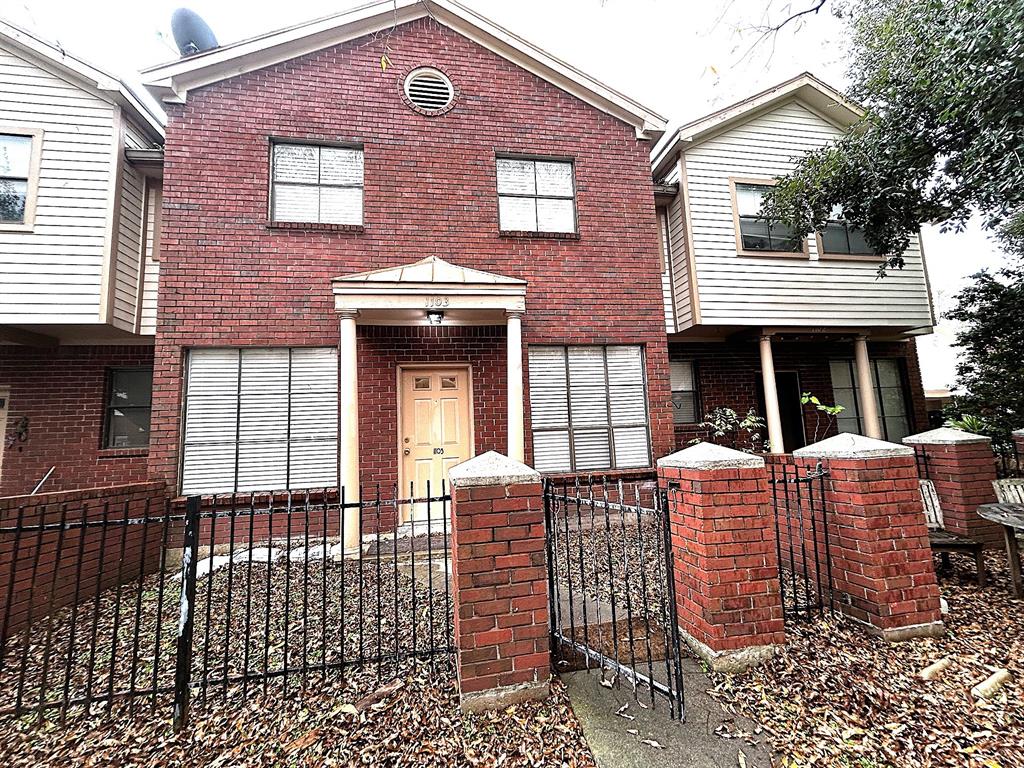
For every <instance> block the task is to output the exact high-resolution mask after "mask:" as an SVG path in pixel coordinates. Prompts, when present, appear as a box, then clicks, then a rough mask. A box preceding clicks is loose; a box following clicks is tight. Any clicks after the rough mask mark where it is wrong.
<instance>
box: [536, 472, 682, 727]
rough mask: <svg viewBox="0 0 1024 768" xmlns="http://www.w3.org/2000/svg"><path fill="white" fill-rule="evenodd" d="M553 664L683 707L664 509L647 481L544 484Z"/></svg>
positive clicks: (675, 709) (674, 711)
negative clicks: (597, 675)
mask: <svg viewBox="0 0 1024 768" xmlns="http://www.w3.org/2000/svg"><path fill="white" fill-rule="evenodd" d="M544 500H545V513H546V524H547V547H548V565H549V591H550V595H551V627H552V652H553V653H554V655H555V658H556V665H557V668H558V669H560V670H561V671H566V670H570V669H586V670H588V671H589V670H600V672H601V674H602V677H603V679H604V680H605V681H606V682H608V683H609V684H615V685H618V686H621V684H622V683H623V682H625V683H626V684H628V685H630V686H631V687H632V690H633V693H634V696H635V697H636V698H637V699H640V698H641V697H644V698H648V697H649V698H650V703H651V705H652V706H654V704H655V701H656V697H660V698H664V699H667V700H668V702H669V712H670V714H671V716H672V717H676V718H679V719H682V718H683V716H684V712H685V707H684V696H683V679H682V667H681V640H680V635H679V622H678V620H677V615H676V593H675V580H674V569H673V559H672V546H671V540H670V534H669V526H668V505H667V503H666V501H665V498H664V496H663V494H662V493H661V492H660V491H659V490H658V488H657V486H656V484H653V483H632V484H629V485H626V484H624V483H621V482H620V483H614V482H602V481H597V482H594V481H587V482H582V481H577V482H575V483H573V484H572V485H569V484H568V483H561V484H556V483H554V482H550V481H549V482H548V483H547V484H546V485H545V488H544Z"/></svg>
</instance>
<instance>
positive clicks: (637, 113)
mask: <svg viewBox="0 0 1024 768" xmlns="http://www.w3.org/2000/svg"><path fill="white" fill-rule="evenodd" d="M425 16H431V17H433V18H434V19H435V20H437V21H438V22H439V23H441V24H443V25H445V26H446V27H449V28H451V29H452V30H454V31H455V32H457V33H459V34H460V35H463V36H464V37H466V38H468V39H470V40H472V41H473V42H475V43H477V44H478V45H481V46H483V47H484V48H487V49H488V50H490V51H492V52H494V53H496V54H498V55H499V56H502V57H503V58H506V59H508V60H509V61H511V62H513V63H515V64H517V65H518V66H520V67H522V68H523V69H526V70H527V71H529V72H532V73H533V74H535V75H537V76H538V77H540V78H542V79H544V80H546V81H548V82H549V83H551V84H552V85H555V86H556V87H558V88H561V89H562V90H564V91H566V92H567V93H569V94H571V95H573V96H575V97H577V98H579V99H580V100H582V101H584V102H586V103H588V104H590V105H591V106H594V107H596V108H598V109H600V110H602V111H603V112H606V113H608V114H610V115H612V116H614V117H616V118H618V119H620V120H622V121H623V122H625V123H628V124H629V125H632V126H634V127H635V128H636V133H637V137H638V138H643V139H650V140H652V141H656V140H657V139H658V138H659V137H660V136H661V134H662V133H663V132H664V130H665V118H664V117H662V116H661V115H659V114H657V113H656V112H654V111H653V110H650V109H648V108H646V107H644V106H643V105H641V104H639V103H637V102H635V101H633V100H632V99H630V98H629V97H628V96H625V95H623V94H622V93H620V92H618V91H616V90H614V89H612V88H609V87H608V86H607V85H605V84H603V83H601V82H599V81H598V80H595V79H594V78H592V77H590V76H589V75H586V74H584V73H583V72H581V71H580V70H578V69H576V68H575V67H572V66H571V65H569V64H567V63H565V62H564V61H562V60H560V59H558V58H556V57H554V56H552V55H551V54H549V53H547V52H546V51H543V50H541V49H540V48H538V47H536V46H534V45H532V44H531V43H529V42H527V41H526V40H524V39H523V38H521V37H519V36H518V35H516V34H514V33H512V32H510V31H508V30H507V29H504V28H503V27H500V26H498V25H497V24H495V23H494V22H492V21H490V20H488V19H486V18H484V17H483V16H481V15H479V14H478V13H476V12H475V11H472V10H470V9H469V8H466V7H465V6H463V5H461V4H459V3H457V2H455V0H397V11H396V4H395V3H394V2H392V0H378V1H377V2H373V3H370V4H368V5H364V6H361V7H359V8H356V9H353V10H351V11H346V12H344V13H340V14H336V15H333V16H327V17H325V18H322V19H317V20H315V21H310V22H307V23H304V24H299V25H297V26H294V27H289V28H287V29H282V30H279V31H277V32H271V33H268V34H265V35H260V36H258V37H254V38H250V39H248V40H243V41H240V42H238V43H232V44H231V45H225V46H222V47H220V48H215V49H213V50H211V51H206V52H204V53H200V54H197V55H195V56H188V57H186V58H183V59H180V60H178V61H175V62H171V63H169V64H163V65H160V66H156V67H151V68H149V69H146V70H143V74H144V75H145V76H146V83H145V84H146V87H147V88H149V90H150V91H151V92H152V93H153V94H154V95H155V96H156V97H157V98H160V99H163V100H165V101H175V102H184V101H186V100H187V98H188V92H189V91H190V90H194V89H196V88H201V87H203V86H206V85H210V84H212V83H216V82H218V81H220V80H225V79H227V78H229V77H235V76H237V75H241V74H244V73H246V72H253V71H255V70H258V69H263V68H264V67H269V66H272V65H274V64H279V63H281V62H283V61H288V60H289V59H294V58H296V57H299V56H304V55H306V54H309V53H313V52H315V51H319V50H323V49H324V48H329V47H331V46H334V45H338V44H341V43H345V42H347V41H349V40H355V39H357V38H359V37H363V36H365V35H369V34H373V33H375V32H379V31H381V30H385V29H390V28H391V26H392V25H394V24H395V23H396V21H397V23H398V24H405V23H408V22H410V21H415V20H416V19H420V18H423V17H425Z"/></svg>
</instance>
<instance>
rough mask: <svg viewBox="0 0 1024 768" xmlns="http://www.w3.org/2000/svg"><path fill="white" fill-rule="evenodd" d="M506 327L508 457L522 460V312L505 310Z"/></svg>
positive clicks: (523, 454) (523, 437)
mask: <svg viewBox="0 0 1024 768" xmlns="http://www.w3.org/2000/svg"><path fill="white" fill-rule="evenodd" d="M506 316H507V318H508V319H507V323H506V325H507V329H508V457H509V458H510V459H512V460H513V461H520V462H521V461H523V460H524V458H525V456H526V453H525V447H524V446H525V436H524V427H523V417H524V414H523V410H524V406H523V324H522V318H523V313H522V312H507V313H506Z"/></svg>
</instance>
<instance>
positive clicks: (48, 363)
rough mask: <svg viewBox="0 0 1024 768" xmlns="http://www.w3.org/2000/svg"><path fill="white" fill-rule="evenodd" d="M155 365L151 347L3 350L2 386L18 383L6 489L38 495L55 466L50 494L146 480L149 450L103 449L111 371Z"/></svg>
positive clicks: (0, 479) (2, 481)
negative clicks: (22, 425) (23, 431)
mask: <svg viewBox="0 0 1024 768" xmlns="http://www.w3.org/2000/svg"><path fill="white" fill-rule="evenodd" d="M152 363H153V348H152V347H147V346H82V347H59V348H57V349H29V348H26V347H15V346H6V347H0V384H2V385H9V386H10V388H11V397H10V403H9V411H8V416H7V434H6V435H5V436H4V437H5V439H4V443H3V464H2V465H0V494H4V495H11V494H18V493H29V492H31V491H32V489H33V488H34V487H35V485H36V483H38V482H39V480H41V479H42V477H43V475H45V474H46V472H47V470H49V468H50V467H52V466H55V467H56V469H55V470H54V473H53V475H51V476H50V479H49V480H47V481H46V485H45V486H44V489H45V490H46V491H60V490H67V489H72V488H91V487H95V486H106V485H114V484H118V483H132V482H139V481H142V480H145V479H146V451H145V450H129V451H123V450H106V449H103V448H102V440H103V415H104V408H105V405H106V401H107V370H108V369H109V368H111V367H122V366H123V367H134V366H147V365H152ZM23 417H26V418H27V419H28V432H27V439H25V440H20V439H19V438H18V436H17V429H18V425H19V422H20V421H21V419H22V418H23Z"/></svg>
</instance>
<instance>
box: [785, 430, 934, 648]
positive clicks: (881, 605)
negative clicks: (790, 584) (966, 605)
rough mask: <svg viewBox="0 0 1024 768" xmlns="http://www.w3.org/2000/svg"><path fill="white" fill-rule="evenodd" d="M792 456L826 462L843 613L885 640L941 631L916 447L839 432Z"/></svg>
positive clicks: (834, 563) (834, 569)
mask: <svg viewBox="0 0 1024 768" xmlns="http://www.w3.org/2000/svg"><path fill="white" fill-rule="evenodd" d="M793 455H794V456H795V457H798V458H806V459H816V460H820V461H823V462H826V463H827V467H828V470H829V476H828V478H827V479H826V482H825V505H826V510H827V513H828V516H829V521H828V524H829V525H830V536H829V539H830V541H831V542H832V547H831V555H832V577H833V580H834V582H835V589H836V591H837V592H839V593H840V596H839V600H838V603H839V605H840V607H841V608H842V610H843V612H844V613H846V614H847V615H849V616H852V617H853V618H855V619H857V620H859V621H862V622H864V623H865V624H866V625H868V627H869V628H870V629H871V631H873V632H874V633H875V634H879V635H881V636H882V637H884V638H885V639H887V640H905V639H908V638H911V637H937V636H941V635H942V633H943V631H944V629H943V625H942V614H941V611H940V608H939V586H938V581H937V579H936V577H935V567H934V564H933V563H932V551H931V547H930V546H929V544H928V527H927V525H926V523H925V516H924V504H923V502H922V501H921V490H920V487H919V484H918V476H917V465H916V462H915V460H914V451H913V450H912V449H911V448H908V447H906V446H902V445H895V444H894V443H886V442H883V441H881V440H875V439H872V438H870V437H863V436H861V435H851V434H841V435H836V436H835V437H830V438H828V439H827V440H823V441H821V442H820V443H815V444H814V445H809V446H807V447H806V448H800V449H798V450H796V451H794V452H793Z"/></svg>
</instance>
